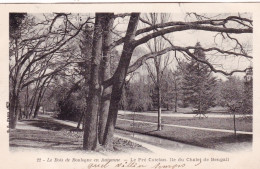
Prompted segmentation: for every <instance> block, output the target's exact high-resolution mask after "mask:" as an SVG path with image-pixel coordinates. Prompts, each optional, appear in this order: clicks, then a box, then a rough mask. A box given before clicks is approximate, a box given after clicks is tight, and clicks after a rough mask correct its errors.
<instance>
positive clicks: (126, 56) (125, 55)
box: [103, 13, 140, 149]
mask: <svg viewBox="0 0 260 169" xmlns="http://www.w3.org/2000/svg"><path fill="white" fill-rule="evenodd" d="M139 15H140V14H137V13H132V14H131V17H130V21H129V24H128V28H127V32H126V37H125V38H126V39H125V43H124V46H123V52H122V55H121V57H120V61H119V65H118V67H117V70H116V72H115V75H114V83H113V87H112V94H111V102H110V106H109V113H108V119H107V125H106V130H105V135H104V143H103V144H104V146H105V147H106V148H109V149H112V148H113V135H114V130H115V125H116V119H117V113H118V106H119V101H120V99H121V95H122V89H123V85H124V83H125V77H126V74H127V69H128V67H129V63H130V60H131V57H132V53H133V50H134V48H135V46H134V45H133V44H132V42H133V40H134V38H135V32H136V28H137V25H138V21H139Z"/></svg>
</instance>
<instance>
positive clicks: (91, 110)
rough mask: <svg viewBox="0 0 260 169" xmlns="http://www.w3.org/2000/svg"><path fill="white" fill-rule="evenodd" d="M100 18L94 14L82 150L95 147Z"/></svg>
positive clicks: (98, 97) (100, 32) (100, 49)
mask: <svg viewBox="0 0 260 169" xmlns="http://www.w3.org/2000/svg"><path fill="white" fill-rule="evenodd" d="M102 18H103V14H100V13H97V14H96V18H95V27H94V39H93V48H92V58H91V75H90V84H89V102H88V103H87V104H88V110H87V114H85V120H86V124H85V126H84V137H83V149H84V150H95V149H96V147H97V120H98V110H99V102H100V81H99V80H100V77H99V68H100V61H101V58H102V25H101V22H102Z"/></svg>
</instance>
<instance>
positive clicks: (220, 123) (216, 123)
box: [119, 114, 253, 132]
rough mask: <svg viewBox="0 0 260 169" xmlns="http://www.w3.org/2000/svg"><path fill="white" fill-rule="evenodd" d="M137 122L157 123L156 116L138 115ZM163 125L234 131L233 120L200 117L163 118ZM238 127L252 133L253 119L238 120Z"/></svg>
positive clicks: (126, 116) (125, 117) (130, 116)
mask: <svg viewBox="0 0 260 169" xmlns="http://www.w3.org/2000/svg"><path fill="white" fill-rule="evenodd" d="M133 116H134V115H132V114H127V115H119V118H123V119H130V120H132V119H133ZM134 119H135V120H140V121H149V122H154V123H156V122H157V117H156V116H146V115H140V114H136V115H135V116H134ZM162 124H174V125H183V126H192V127H204V128H214V129H226V130H233V129H234V128H233V127H234V126H233V118H201V119H199V118H198V117H193V118H192V117H190V118H188V117H162ZM236 127H237V130H239V131H248V132H251V131H252V127H253V123H252V119H246V118H237V119H236Z"/></svg>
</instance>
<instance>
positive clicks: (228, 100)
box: [221, 76, 243, 113]
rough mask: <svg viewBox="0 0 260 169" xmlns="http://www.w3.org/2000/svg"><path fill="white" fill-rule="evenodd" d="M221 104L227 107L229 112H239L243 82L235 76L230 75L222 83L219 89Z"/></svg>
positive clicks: (240, 109)
mask: <svg viewBox="0 0 260 169" xmlns="http://www.w3.org/2000/svg"><path fill="white" fill-rule="evenodd" d="M221 95H222V105H223V106H226V107H228V109H229V111H230V113H241V111H242V102H243V82H242V81H241V80H240V79H239V78H238V77H235V76H230V77H229V78H228V80H227V81H226V82H224V83H223V87H222V90H221Z"/></svg>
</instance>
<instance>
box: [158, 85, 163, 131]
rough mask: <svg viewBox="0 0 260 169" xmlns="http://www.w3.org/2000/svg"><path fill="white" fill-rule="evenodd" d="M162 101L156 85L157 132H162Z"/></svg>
mask: <svg viewBox="0 0 260 169" xmlns="http://www.w3.org/2000/svg"><path fill="white" fill-rule="evenodd" d="M161 104H162V99H161V90H160V85H158V126H157V130H159V131H160V130H162V107H161Z"/></svg>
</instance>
